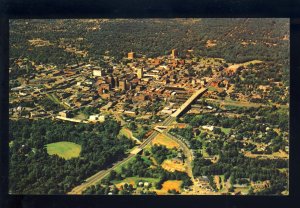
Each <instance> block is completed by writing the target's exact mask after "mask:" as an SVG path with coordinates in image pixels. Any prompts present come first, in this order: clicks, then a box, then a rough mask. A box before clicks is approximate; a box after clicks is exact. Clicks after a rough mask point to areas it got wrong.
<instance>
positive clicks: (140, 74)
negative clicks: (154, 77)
mask: <svg viewBox="0 0 300 208" xmlns="http://www.w3.org/2000/svg"><path fill="white" fill-rule="evenodd" d="M143 73H144V72H143V68H138V70H137V77H138V78H139V79H142V78H143Z"/></svg>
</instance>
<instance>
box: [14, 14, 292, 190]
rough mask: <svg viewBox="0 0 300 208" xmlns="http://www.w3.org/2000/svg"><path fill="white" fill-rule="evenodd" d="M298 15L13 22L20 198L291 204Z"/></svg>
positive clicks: (16, 165) (16, 175) (16, 185)
mask: <svg viewBox="0 0 300 208" xmlns="http://www.w3.org/2000/svg"><path fill="white" fill-rule="evenodd" d="M289 36H290V33H289V19H279V18H273V19H272V18H268V19H249V18H233V19H224V18H222V19H218V18H214V19H209V18H203V19H189V18H188V19H44V20H42V19H39V20H38V19H14V20H10V42H9V47H10V49H9V53H10V54H9V64H10V66H9V118H10V120H9V150H10V153H9V193H10V194H70V195H176V194H180V195H288V194H289V187H288V184H289V167H288V163H289V76H290V63H289V58H290V57H289V47H290V40H289Z"/></svg>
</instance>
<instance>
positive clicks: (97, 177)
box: [68, 79, 216, 194]
mask: <svg viewBox="0 0 300 208" xmlns="http://www.w3.org/2000/svg"><path fill="white" fill-rule="evenodd" d="M215 80H216V79H215ZM211 82H212V81H211ZM211 82H210V83H211ZM210 83H208V84H207V85H206V86H205V87H204V88H201V89H200V90H197V91H196V92H195V93H194V94H193V95H192V96H191V97H190V98H189V99H188V100H187V101H186V102H185V103H184V104H183V105H182V106H180V107H179V108H178V109H177V111H175V112H174V113H173V114H172V115H171V116H169V117H167V118H166V119H165V120H164V121H163V122H162V123H161V124H160V125H159V126H166V127H167V126H169V125H170V124H171V123H172V122H174V121H175V120H176V118H177V117H178V116H180V114H181V113H182V112H183V111H184V110H185V109H186V108H187V107H188V106H189V105H191V104H192V103H193V102H194V101H195V100H196V99H198V97H199V96H200V95H202V94H204V93H205V92H206V91H207V89H208V88H207V87H208V86H209V84H210ZM158 134H159V132H158V131H153V132H152V133H151V134H150V135H149V137H148V138H147V139H146V140H145V141H143V142H142V144H140V145H139V146H137V147H138V148H139V149H140V150H137V151H134V153H135V154H129V155H128V156H127V157H126V158H124V159H123V160H122V161H119V162H117V163H116V164H114V165H113V167H111V168H109V169H107V170H101V171H99V172H98V173H96V174H94V175H93V176H91V177H89V178H88V179H86V180H85V182H84V183H82V184H81V185H79V186H77V187H75V188H74V189H73V190H72V191H70V192H69V193H68V194H82V192H83V191H84V190H85V189H86V188H87V187H89V186H91V185H95V184H97V183H98V182H99V181H101V180H102V179H103V178H104V177H105V176H107V175H108V174H109V172H110V171H111V170H114V169H115V168H116V167H118V166H120V165H122V164H124V163H126V162H127V161H128V160H130V159H131V158H132V157H134V156H135V155H136V154H138V153H139V152H140V151H142V150H143V148H144V147H145V146H147V145H148V144H149V143H150V142H151V141H152V140H153V139H154V138H155V137H156V136H157V135H158ZM184 149H186V147H185V145H184ZM188 160H189V162H191V160H192V158H190V156H189V154H188ZM189 175H191V176H193V174H192V173H191V171H189ZM192 179H193V177H192ZM193 182H194V180H193Z"/></svg>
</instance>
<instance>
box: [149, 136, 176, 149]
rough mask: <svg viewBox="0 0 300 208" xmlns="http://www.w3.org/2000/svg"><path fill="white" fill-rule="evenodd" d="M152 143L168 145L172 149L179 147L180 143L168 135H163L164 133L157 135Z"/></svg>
mask: <svg viewBox="0 0 300 208" xmlns="http://www.w3.org/2000/svg"><path fill="white" fill-rule="evenodd" d="M152 144H153V145H154V144H158V145H164V146H166V147H167V148H168V149H172V148H174V147H175V148H178V147H179V144H178V143H177V142H175V141H174V140H172V139H170V138H168V137H167V136H165V135H163V134H159V135H157V136H156V137H155V138H154V139H153V141H152Z"/></svg>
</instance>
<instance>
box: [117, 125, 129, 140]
mask: <svg viewBox="0 0 300 208" xmlns="http://www.w3.org/2000/svg"><path fill="white" fill-rule="evenodd" d="M119 134H120V135H124V136H126V137H127V138H128V139H130V138H131V134H130V133H129V132H128V131H127V130H126V129H125V128H122V129H121V130H120V133H119Z"/></svg>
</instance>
